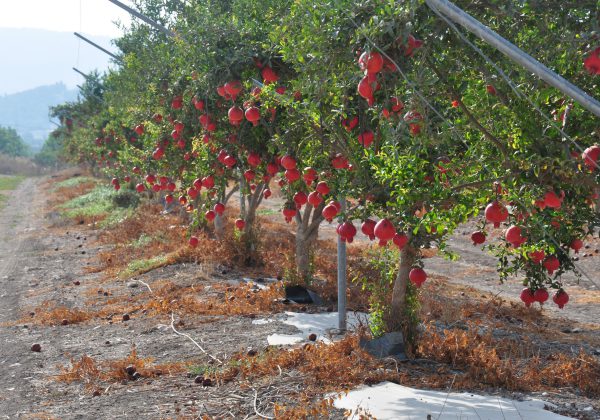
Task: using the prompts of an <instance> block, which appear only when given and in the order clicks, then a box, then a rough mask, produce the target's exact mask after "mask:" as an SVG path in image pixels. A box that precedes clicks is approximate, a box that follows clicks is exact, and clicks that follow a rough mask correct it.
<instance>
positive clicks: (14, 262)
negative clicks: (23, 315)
mask: <svg viewBox="0 0 600 420" xmlns="http://www.w3.org/2000/svg"><path fill="white" fill-rule="evenodd" d="M35 185H36V184H35V180H34V179H26V180H25V181H23V183H21V185H20V186H19V187H18V188H17V189H16V190H15V191H13V192H12V193H11V195H10V198H9V200H8V202H7V203H6V206H5V207H4V208H3V209H2V211H1V212H0V323H1V322H5V321H12V320H15V319H16V318H17V317H18V316H19V312H20V305H21V299H22V297H23V296H24V295H25V294H26V293H27V291H28V290H29V289H30V287H31V283H30V282H29V281H28V280H29V279H30V278H31V276H30V274H29V273H30V272H31V271H30V270H32V269H33V267H28V263H27V259H28V258H29V256H30V255H31V254H32V253H34V252H35V251H36V248H38V246H37V244H36V242H35V241H32V240H31V237H32V236H33V234H34V232H36V230H38V229H40V226H41V223H40V220H37V219H35V218H34V217H33V215H34V214H35V213H36V212H38V211H39V210H40V206H41V200H39V199H36V192H37V191H36V187H35ZM32 199H33V202H32ZM16 330H17V328H15V327H12V328H4V327H2V328H0V343H1V344H0V367H1V368H2V370H3V371H4V372H5V374H4V375H1V376H0V407H1V408H2V409H1V410H0V417H2V418H14V416H15V415H16V414H18V413H19V412H20V410H21V408H22V404H23V401H28V400H31V398H32V390H31V386H30V383H29V380H28V379H31V367H32V366H35V364H36V360H35V359H36V357H35V354H34V353H32V352H29V347H30V346H31V344H30V343H29V340H27V335H28V334H27V332H24V333H23V334H19V333H17V334H15V332H16Z"/></svg>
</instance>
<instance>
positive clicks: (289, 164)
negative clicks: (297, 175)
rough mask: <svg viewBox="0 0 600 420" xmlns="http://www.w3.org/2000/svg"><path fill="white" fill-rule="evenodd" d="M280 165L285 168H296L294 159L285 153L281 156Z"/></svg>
mask: <svg viewBox="0 0 600 420" xmlns="http://www.w3.org/2000/svg"><path fill="white" fill-rule="evenodd" d="M281 166H283V167H284V168H285V169H296V159H294V158H293V157H291V156H290V155H285V156H284V157H282V158H281Z"/></svg>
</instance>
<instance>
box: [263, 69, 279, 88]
mask: <svg viewBox="0 0 600 420" xmlns="http://www.w3.org/2000/svg"><path fill="white" fill-rule="evenodd" d="M260 73H261V75H262V78H263V80H264V81H265V84H269V83H275V82H276V81H278V80H279V75H278V74H277V73H275V71H274V70H273V69H272V68H271V67H269V66H264V67H263V68H262V70H261V71H260Z"/></svg>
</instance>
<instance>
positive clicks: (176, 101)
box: [171, 96, 183, 109]
mask: <svg viewBox="0 0 600 420" xmlns="http://www.w3.org/2000/svg"><path fill="white" fill-rule="evenodd" d="M182 106H183V97H181V96H175V97H174V98H173V99H172V100H171V108H173V109H181V107H182Z"/></svg>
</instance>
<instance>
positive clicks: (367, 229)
mask: <svg viewBox="0 0 600 420" xmlns="http://www.w3.org/2000/svg"><path fill="white" fill-rule="evenodd" d="M375 225H376V223H375V221H374V220H371V219H367V220H365V221H364V222H363V223H362V225H361V226H360V231H361V232H362V233H363V234H365V235H366V236H368V237H369V239H370V240H372V241H373V240H374V239H375V232H374V230H375Z"/></svg>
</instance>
